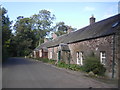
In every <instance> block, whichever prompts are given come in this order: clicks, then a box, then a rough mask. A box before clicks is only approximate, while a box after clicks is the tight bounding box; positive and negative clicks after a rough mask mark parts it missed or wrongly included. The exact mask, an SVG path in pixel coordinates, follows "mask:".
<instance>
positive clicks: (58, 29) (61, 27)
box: [54, 22, 75, 36]
mask: <svg viewBox="0 0 120 90" xmlns="http://www.w3.org/2000/svg"><path fill="white" fill-rule="evenodd" d="M68 29H71V30H72V31H74V30H75V28H72V27H71V26H68V25H65V23H64V22H59V23H57V24H56V25H55V26H54V32H55V34H57V36H60V35H63V34H66V33H67V30H68Z"/></svg>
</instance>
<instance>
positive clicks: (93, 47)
mask: <svg viewBox="0 0 120 90" xmlns="http://www.w3.org/2000/svg"><path fill="white" fill-rule="evenodd" d="M68 46H69V49H70V56H69V54H68V53H66V52H63V51H62V52H61V60H64V61H65V62H66V63H68V58H69V57H70V63H71V64H77V52H80V51H81V52H83V60H85V57H87V56H89V55H90V54H91V53H92V52H94V54H95V55H96V56H97V57H98V58H100V52H101V51H105V52H106V65H105V67H106V69H107V71H106V74H107V75H108V76H109V77H110V78H111V77H112V71H113V35H111V36H106V37H101V38H97V39H91V40H86V41H81V42H76V43H71V44H68ZM50 52H52V58H50ZM116 54H117V53H115V55H116ZM68 56H69V57H68ZM48 58H49V59H53V60H58V47H53V48H48ZM114 70H115V77H117V73H118V72H117V71H118V69H117V61H116V57H115V69H114Z"/></svg>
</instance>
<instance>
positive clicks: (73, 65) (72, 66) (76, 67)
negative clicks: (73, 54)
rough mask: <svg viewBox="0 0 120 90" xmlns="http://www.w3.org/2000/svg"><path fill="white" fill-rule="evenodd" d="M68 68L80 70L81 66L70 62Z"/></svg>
mask: <svg viewBox="0 0 120 90" xmlns="http://www.w3.org/2000/svg"><path fill="white" fill-rule="evenodd" d="M69 69H71V70H74V71H80V70H81V67H80V66H78V65H76V64H70V65H69Z"/></svg>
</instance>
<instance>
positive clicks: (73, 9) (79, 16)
mask: <svg viewBox="0 0 120 90" xmlns="http://www.w3.org/2000/svg"><path fill="white" fill-rule="evenodd" d="M1 4H2V6H3V7H5V8H6V9H7V10H8V16H9V18H10V20H13V21H15V20H16V18H17V17H18V16H24V17H30V16H32V15H33V14H38V12H39V11H40V10H42V9H47V10H49V11H50V12H51V13H52V14H54V15H55V16H56V20H55V21H54V23H56V22H60V21H64V22H65V24H66V25H70V26H72V27H74V28H77V29H80V28H82V27H84V26H87V25H89V18H90V17H91V16H92V14H93V15H94V17H95V18H96V22H97V21H100V20H103V19H105V18H108V17H110V16H113V15H116V14H117V13H118V2H2V3H1Z"/></svg>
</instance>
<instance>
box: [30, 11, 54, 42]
mask: <svg viewBox="0 0 120 90" xmlns="http://www.w3.org/2000/svg"><path fill="white" fill-rule="evenodd" d="M31 19H32V22H33V27H34V28H33V29H34V31H35V32H36V38H37V40H38V41H39V44H41V43H43V42H44V41H43V40H44V37H45V36H46V35H48V34H49V32H50V31H51V30H52V27H51V25H52V23H53V20H54V19H55V15H52V14H51V12H50V11H47V10H41V11H39V13H38V14H34V15H33V16H32V17H31Z"/></svg>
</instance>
